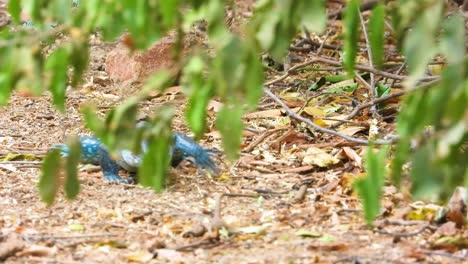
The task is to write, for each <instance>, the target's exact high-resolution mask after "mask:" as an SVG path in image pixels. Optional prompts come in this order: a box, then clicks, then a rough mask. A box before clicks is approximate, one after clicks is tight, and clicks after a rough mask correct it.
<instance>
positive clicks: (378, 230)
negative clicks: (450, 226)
mask: <svg viewBox="0 0 468 264" xmlns="http://www.w3.org/2000/svg"><path fill="white" fill-rule="evenodd" d="M430 226H431V225H430V224H424V225H422V226H421V227H420V228H418V229H416V230H414V231H413V232H408V233H396V232H395V233H394V232H390V231H387V230H383V229H377V230H376V232H377V233H379V234H383V235H391V236H396V237H410V236H415V235H419V234H420V233H422V232H423V231H424V230H426V228H429V227H430Z"/></svg>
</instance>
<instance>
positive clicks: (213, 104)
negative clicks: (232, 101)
mask: <svg viewBox="0 0 468 264" xmlns="http://www.w3.org/2000/svg"><path fill="white" fill-rule="evenodd" d="M221 108H223V103H221V102H218V101H216V100H210V101H209V102H208V107H207V109H208V111H213V112H215V113H218V112H219V110H221Z"/></svg>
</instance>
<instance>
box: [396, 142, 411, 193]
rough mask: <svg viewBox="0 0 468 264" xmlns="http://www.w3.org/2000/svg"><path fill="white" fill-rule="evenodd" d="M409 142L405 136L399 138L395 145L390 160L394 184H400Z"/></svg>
mask: <svg viewBox="0 0 468 264" xmlns="http://www.w3.org/2000/svg"><path fill="white" fill-rule="evenodd" d="M410 146H411V144H410V142H409V141H408V140H407V139H406V138H402V139H400V141H399V142H398V144H397V145H396V147H395V153H394V154H393V160H392V173H391V177H392V180H393V182H394V183H395V185H396V186H400V183H401V175H402V171H403V166H404V165H405V163H406V161H407V159H408V156H409V154H410V150H411V149H410Z"/></svg>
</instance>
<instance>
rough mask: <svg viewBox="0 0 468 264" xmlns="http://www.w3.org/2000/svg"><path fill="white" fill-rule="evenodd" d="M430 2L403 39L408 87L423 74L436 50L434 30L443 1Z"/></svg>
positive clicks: (438, 21)
mask: <svg viewBox="0 0 468 264" xmlns="http://www.w3.org/2000/svg"><path fill="white" fill-rule="evenodd" d="M432 2H433V4H432V5H431V6H430V7H428V8H426V9H425V10H424V12H419V14H418V15H419V17H418V18H417V20H416V22H415V23H414V25H413V27H412V29H411V33H409V34H408V35H407V37H406V38H405V40H404V44H403V53H404V54H405V56H406V60H407V63H408V71H409V73H410V76H409V77H408V79H407V80H406V82H405V84H406V86H408V87H411V86H413V85H414V84H415V83H416V81H417V80H418V79H419V78H420V77H421V76H423V75H424V72H425V70H426V65H427V63H428V62H429V60H430V59H431V58H432V57H433V56H434V54H435V53H436V52H437V50H436V45H435V32H436V31H437V29H438V26H439V23H440V20H441V17H442V11H443V6H444V3H443V1H432Z"/></svg>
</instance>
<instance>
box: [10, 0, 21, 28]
mask: <svg viewBox="0 0 468 264" xmlns="http://www.w3.org/2000/svg"><path fill="white" fill-rule="evenodd" d="M21 2H22V1H21V0H16V1H8V13H10V15H11V17H12V18H13V22H14V23H15V24H19V23H20V22H21V17H20V14H21V6H22V5H21Z"/></svg>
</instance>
